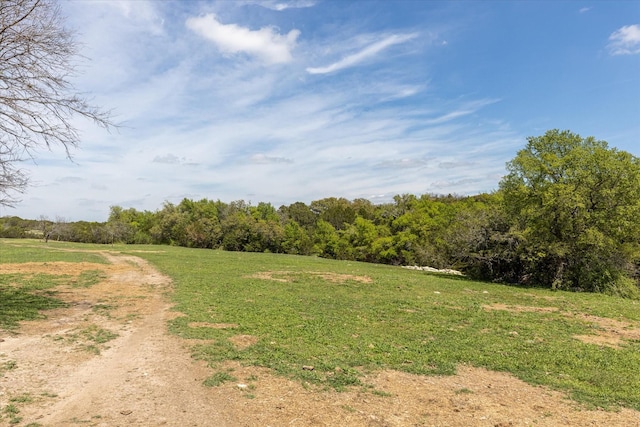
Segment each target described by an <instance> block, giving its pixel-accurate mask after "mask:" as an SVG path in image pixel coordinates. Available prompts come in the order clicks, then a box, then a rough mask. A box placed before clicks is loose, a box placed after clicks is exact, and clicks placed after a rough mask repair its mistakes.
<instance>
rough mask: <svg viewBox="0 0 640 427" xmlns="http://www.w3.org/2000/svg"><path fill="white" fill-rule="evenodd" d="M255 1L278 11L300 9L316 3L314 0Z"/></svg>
mask: <svg viewBox="0 0 640 427" xmlns="http://www.w3.org/2000/svg"><path fill="white" fill-rule="evenodd" d="M255 3H256V4H258V5H260V6H262V7H266V8H267V9H272V10H277V11H282V10H286V9H300V8H305V7H313V6H315V5H316V2H315V1H313V0H288V1H287V0H262V1H259V2H255Z"/></svg>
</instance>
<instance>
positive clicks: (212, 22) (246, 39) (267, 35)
mask: <svg viewBox="0 0 640 427" xmlns="http://www.w3.org/2000/svg"><path fill="white" fill-rule="evenodd" d="M187 27H188V28H189V29H191V30H192V31H195V32H196V33H197V34H199V35H201V36H202V37H204V38H206V39H208V40H211V41H212V42H214V43H215V44H216V46H217V47H218V49H220V50H221V51H222V52H224V53H227V54H236V53H246V54H249V55H252V56H256V57H258V58H260V59H262V60H263V61H265V62H266V63H269V64H281V63H287V62H291V60H292V59H293V57H292V55H291V50H293V48H294V47H295V45H296V39H297V38H298V36H299V35H300V31H299V30H295V29H294V30H291V31H289V33H287V34H286V35H280V34H278V32H277V31H276V30H275V28H272V27H265V28H261V29H259V30H251V29H249V28H245V27H241V26H239V25H236V24H222V23H220V22H219V21H218V19H217V18H216V16H215V15H214V14H208V15H204V16H200V17H197V18H189V19H187Z"/></svg>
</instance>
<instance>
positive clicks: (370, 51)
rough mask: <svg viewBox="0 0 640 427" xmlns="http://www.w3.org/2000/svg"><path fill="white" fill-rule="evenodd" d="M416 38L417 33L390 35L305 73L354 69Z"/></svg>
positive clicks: (324, 72)
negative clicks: (394, 46) (387, 50)
mask: <svg viewBox="0 0 640 427" xmlns="http://www.w3.org/2000/svg"><path fill="white" fill-rule="evenodd" d="M417 36H418V34H417V33H410V34H392V35H390V36H387V37H385V38H384V39H382V40H380V41H378V42H375V43H372V44H370V45H369V46H367V47H365V48H364V49H362V50H360V51H358V52H356V53H354V54H351V55H348V56H346V57H344V58H342V59H341V60H339V61H337V62H334V63H333V64H330V65H327V66H325V67H308V68H307V72H308V73H309V74H328V73H333V72H336V71H340V70H343V69H345V68H350V67H354V66H357V65H359V64H361V63H362V62H365V61H366V60H368V59H371V58H373V57H375V56H376V55H377V54H379V53H380V52H382V51H383V50H385V49H387V48H389V47H391V46H393V45H396V44H401V43H406V42H408V41H409V40H412V39H414V38H416V37H417Z"/></svg>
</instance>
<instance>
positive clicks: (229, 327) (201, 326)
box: [189, 322, 239, 329]
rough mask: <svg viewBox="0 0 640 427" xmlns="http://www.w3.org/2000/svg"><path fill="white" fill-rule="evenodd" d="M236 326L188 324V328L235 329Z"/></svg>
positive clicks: (233, 324) (201, 323)
mask: <svg viewBox="0 0 640 427" xmlns="http://www.w3.org/2000/svg"><path fill="white" fill-rule="evenodd" d="M238 326H239V325H238V324H237V323H209V322H189V327H190V328H210V329H235V328H237V327H238Z"/></svg>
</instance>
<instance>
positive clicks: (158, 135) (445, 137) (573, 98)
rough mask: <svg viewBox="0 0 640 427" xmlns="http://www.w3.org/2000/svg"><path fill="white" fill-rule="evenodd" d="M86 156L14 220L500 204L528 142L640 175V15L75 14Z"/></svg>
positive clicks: (485, 4)
mask: <svg viewBox="0 0 640 427" xmlns="http://www.w3.org/2000/svg"><path fill="white" fill-rule="evenodd" d="M60 5H61V9H62V13H63V14H64V15H65V16H66V22H67V25H68V27H69V28H70V29H72V30H74V31H75V32H76V39H77V41H78V42H79V43H80V45H81V48H80V53H81V54H82V56H83V57H84V59H81V60H79V66H78V71H79V72H78V74H77V75H76V76H73V77H72V79H71V81H72V82H73V84H74V86H75V88H76V90H77V91H78V92H81V93H83V94H85V95H86V96H87V98H89V99H90V101H91V103H92V104H94V105H98V106H100V107H102V108H103V109H104V110H109V111H111V112H112V119H113V121H114V122H116V123H118V125H119V126H118V127H117V128H115V129H111V130H110V131H106V130H104V129H102V128H99V127H96V126H95V125H94V124H93V123H92V122H90V121H87V120H84V119H80V118H75V119H74V121H73V124H74V125H75V126H76V127H77V128H78V129H79V130H80V134H81V142H80V146H79V147H78V148H77V149H75V150H73V151H72V153H71V154H72V157H73V158H72V160H69V159H68V158H67V157H66V153H65V151H64V149H63V148H62V147H53V148H52V150H50V151H47V150H40V151H38V152H37V153H36V157H35V159H34V160H33V161H29V162H25V163H24V164H23V165H22V168H23V169H24V170H25V171H27V172H28V173H29V175H30V177H31V184H32V185H31V187H29V188H28V189H27V191H26V192H25V193H24V194H22V195H20V198H21V202H20V203H19V204H18V205H17V206H16V207H15V208H7V207H0V216H5V215H17V216H20V217H22V218H30V219H37V218H39V217H41V216H46V217H48V218H50V219H64V220H67V221H80V220H85V221H106V220H107V219H108V216H109V210H110V207H111V206H121V207H123V208H135V209H137V210H140V211H143V210H149V211H156V210H158V209H161V208H162V206H163V204H164V203H166V202H169V203H174V204H177V203H179V202H180V201H181V200H182V199H183V198H189V199H192V200H200V199H203V198H206V199H210V200H221V201H223V202H226V203H228V202H231V201H234V200H240V199H242V200H245V201H247V202H251V203H252V204H253V205H256V204H258V203H259V202H268V203H271V204H272V205H274V206H275V207H276V208H278V207H279V206H281V205H283V204H285V205H288V204H291V203H294V202H304V203H310V202H311V201H313V200H319V199H322V198H325V197H344V198H347V199H349V200H353V199H356V198H365V199H368V200H371V201H372V202H373V203H385V202H389V201H392V200H393V196H394V195H397V194H406V193H410V194H415V195H421V194H426V193H434V194H457V195H472V194H479V193H482V192H491V191H494V190H496V189H497V188H498V185H499V182H500V179H501V177H502V176H504V175H505V173H506V168H505V164H506V162H508V161H509V160H511V159H513V158H514V157H515V155H516V154H517V152H518V150H520V149H522V148H524V146H525V145H526V142H527V140H526V139H527V137H530V136H540V135H543V134H544V133H545V132H546V131H547V130H550V129H561V130H565V129H568V130H571V131H572V132H574V133H577V134H580V135H581V136H583V137H587V136H594V137H595V138H596V139H599V140H605V141H607V142H608V143H609V145H610V146H611V147H615V148H617V149H620V150H625V151H628V152H630V153H632V154H634V155H635V156H640V2H638V1H615V0H614V1H611V0H610V1H581V0H573V1H506V0H503V1H426V0H423V1H402V0H397V1H392V0H384V1H375V0H353V1H349V0H290V1H285V0H264V1H258V0H236V1H229V0H226V1H209V0H207V1H158V0H156V1H145V0H134V1H125V0H121V1H116V0H111V1H99V0H90V1H89V0H87V1H85V0H70V1H64V0H63V1H61V2H60Z"/></svg>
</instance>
